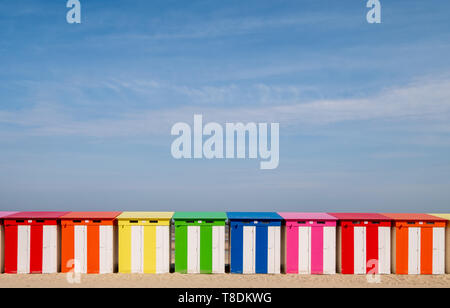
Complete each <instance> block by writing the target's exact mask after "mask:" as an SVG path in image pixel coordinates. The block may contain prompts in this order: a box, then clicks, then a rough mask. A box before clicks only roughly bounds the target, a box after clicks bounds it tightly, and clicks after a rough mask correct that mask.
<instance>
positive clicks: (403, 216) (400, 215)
mask: <svg viewBox="0 0 450 308" xmlns="http://www.w3.org/2000/svg"><path fill="white" fill-rule="evenodd" d="M383 215H384V216H387V217H389V218H391V219H393V220H414V221H418V220H423V221H445V219H443V218H439V217H436V216H431V215H428V214H410V213H383Z"/></svg>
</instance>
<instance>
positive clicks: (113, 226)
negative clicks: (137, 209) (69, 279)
mask: <svg viewBox="0 0 450 308" xmlns="http://www.w3.org/2000/svg"><path fill="white" fill-rule="evenodd" d="M120 213H121V212H71V213H69V214H66V215H64V216H63V217H61V228H62V229H61V230H62V231H61V271H62V272H63V273H67V272H71V271H73V272H75V273H82V274H86V273H87V274H108V273H113V272H114V271H115V270H116V268H117V244H116V241H117V221H116V217H117V216H119V215H120Z"/></svg>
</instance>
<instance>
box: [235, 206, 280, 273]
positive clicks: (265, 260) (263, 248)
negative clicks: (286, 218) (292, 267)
mask: <svg viewBox="0 0 450 308" xmlns="http://www.w3.org/2000/svg"><path fill="white" fill-rule="evenodd" d="M227 216H228V220H229V222H230V272H231V273H236V274H255V273H256V274H279V273H280V237H281V232H280V229H281V222H282V220H283V218H282V217H281V216H280V215H278V214H277V213H272V212H228V213H227Z"/></svg>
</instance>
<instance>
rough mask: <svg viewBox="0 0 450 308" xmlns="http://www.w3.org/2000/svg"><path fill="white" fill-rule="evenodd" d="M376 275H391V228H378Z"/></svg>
mask: <svg viewBox="0 0 450 308" xmlns="http://www.w3.org/2000/svg"><path fill="white" fill-rule="evenodd" d="M378 273H379V274H390V273H391V228H390V227H378Z"/></svg>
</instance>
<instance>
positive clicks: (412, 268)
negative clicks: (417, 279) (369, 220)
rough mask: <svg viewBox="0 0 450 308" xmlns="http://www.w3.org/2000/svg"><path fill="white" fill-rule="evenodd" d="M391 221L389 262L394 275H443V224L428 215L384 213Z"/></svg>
mask: <svg viewBox="0 0 450 308" xmlns="http://www.w3.org/2000/svg"><path fill="white" fill-rule="evenodd" d="M384 215H385V216H388V217H389V218H391V219H392V220H393V221H394V226H393V229H392V230H393V231H392V238H393V239H392V246H393V249H392V253H393V258H392V263H393V271H394V273H395V274H413V275H414V274H416V275H417V274H444V273H445V225H446V220H445V219H443V218H439V217H435V216H431V215H427V214H407V213H401V214H384Z"/></svg>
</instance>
